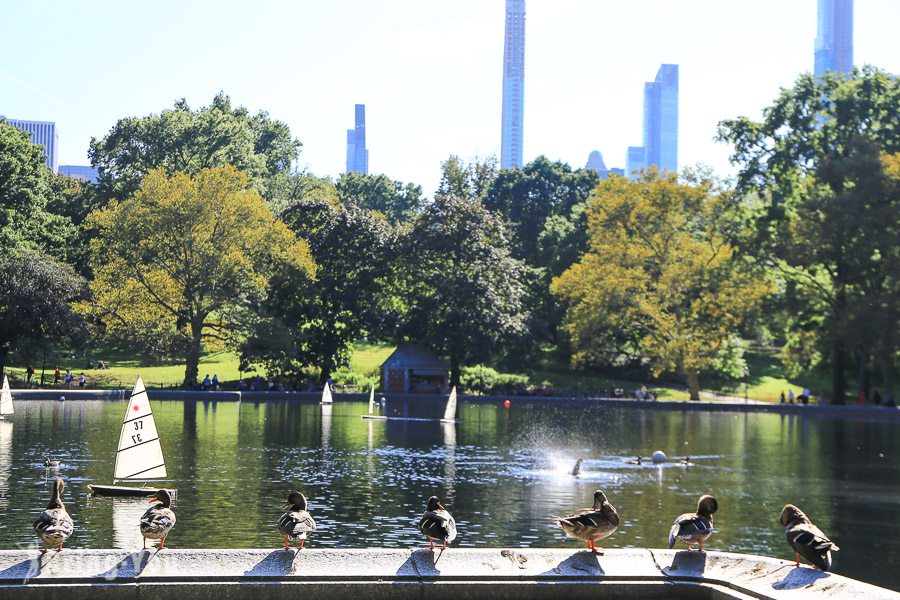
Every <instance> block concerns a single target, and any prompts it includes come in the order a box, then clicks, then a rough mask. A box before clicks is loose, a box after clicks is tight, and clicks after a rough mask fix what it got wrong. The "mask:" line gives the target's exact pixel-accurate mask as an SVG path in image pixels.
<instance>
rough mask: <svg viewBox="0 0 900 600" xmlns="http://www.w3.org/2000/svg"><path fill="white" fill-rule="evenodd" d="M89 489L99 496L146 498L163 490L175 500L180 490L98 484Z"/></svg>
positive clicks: (91, 485)
mask: <svg viewBox="0 0 900 600" xmlns="http://www.w3.org/2000/svg"><path fill="white" fill-rule="evenodd" d="M88 489H89V490H91V493H93V494H95V495H97V496H134V497H139V496H143V497H145V498H146V497H147V496H152V495H153V494H155V493H156V492H157V491H158V490H161V489H164V490H166V491H167V492H169V496H171V497H172V499H173V500H174V499H175V497H176V496H177V495H178V490H173V489H171V488H163V487H147V486H144V487H129V486H124V485H98V484H96V483H89V484H88Z"/></svg>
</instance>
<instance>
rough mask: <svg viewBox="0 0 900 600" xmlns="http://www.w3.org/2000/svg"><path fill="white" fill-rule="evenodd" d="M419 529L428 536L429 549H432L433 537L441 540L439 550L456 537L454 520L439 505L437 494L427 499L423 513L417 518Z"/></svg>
mask: <svg viewBox="0 0 900 600" xmlns="http://www.w3.org/2000/svg"><path fill="white" fill-rule="evenodd" d="M419 531H421V532H422V534H423V535H426V536H428V541H429V543H430V546H429V549H430V550H434V540H435V539H439V540H441V541H442V542H443V545H442V546H441V550H444V549H445V548H446V547H447V544H449V543H450V542H452V541H453V540H454V539H456V521H454V520H453V515H451V514H450V513H449V512H447V509H446V508H444V507H443V505H441V501H440V500H438V497H437V496H432V497H431V498H429V499H428V506H427V507H426V509H425V513H424V514H423V515H422V518H421V519H419Z"/></svg>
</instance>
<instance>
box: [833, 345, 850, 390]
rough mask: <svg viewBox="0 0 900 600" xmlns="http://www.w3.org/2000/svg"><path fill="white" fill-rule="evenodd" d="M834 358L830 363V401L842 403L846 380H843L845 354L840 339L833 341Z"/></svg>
mask: <svg viewBox="0 0 900 600" xmlns="http://www.w3.org/2000/svg"><path fill="white" fill-rule="evenodd" d="M833 356H834V360H833V361H832V365H831V403H832V404H844V394H845V393H846V392H847V390H846V381H845V380H844V361H845V360H846V354H845V352H844V345H843V342H842V341H841V340H836V341H835V342H834V355H833Z"/></svg>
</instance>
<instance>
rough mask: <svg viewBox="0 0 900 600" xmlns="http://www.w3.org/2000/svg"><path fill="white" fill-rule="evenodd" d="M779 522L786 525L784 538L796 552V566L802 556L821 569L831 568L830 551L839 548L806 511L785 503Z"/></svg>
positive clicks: (798, 564)
mask: <svg viewBox="0 0 900 600" xmlns="http://www.w3.org/2000/svg"><path fill="white" fill-rule="evenodd" d="M781 524H782V525H784V526H785V527H787V529H786V530H785V532H784V539H786V540H787V543H788V545H789V546H790V547H791V548H792V549H793V550H794V552H795V553H796V554H797V566H798V567H799V566H800V557H801V556H802V557H803V558H805V559H806V560H808V561H810V562H811V563H812V564H814V565H816V566H817V567H819V568H820V569H822V570H823V571H830V570H831V551H832V550H833V551H835V552H837V551H838V550H840V548H838V547H837V546H836V545H835V543H834V542H832V541H831V540H829V539H828V537H827V536H826V535H825V534H824V533H822V530H821V529H819V528H818V527H816V526H815V525H813V524H812V521H810V520H809V517H807V516H806V513H804V512H803V511H802V510H800V509H799V508H797V507H796V506H794V505H793V504H786V505H785V507H784V508H783V509H781Z"/></svg>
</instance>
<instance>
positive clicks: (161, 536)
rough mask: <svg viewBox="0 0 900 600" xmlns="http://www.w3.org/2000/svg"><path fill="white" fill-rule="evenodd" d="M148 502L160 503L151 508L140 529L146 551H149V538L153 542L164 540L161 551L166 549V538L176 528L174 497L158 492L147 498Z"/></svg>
mask: <svg viewBox="0 0 900 600" xmlns="http://www.w3.org/2000/svg"><path fill="white" fill-rule="evenodd" d="M147 500H148V501H150V502H153V501H154V500H157V501H159V504H157V505H155V506H151V507H150V508H148V509H147V512H145V513H144V516H142V517H141V521H140V527H141V535H142V536H144V550H146V549H147V538H150V539H151V540H162V541H161V542H160V544H159V549H160V550H162V549H163V548H165V547H166V536H167V535H169V532H170V531H171V530H172V527H174V526H175V513H174V512H172V508H171V506H172V497H171V496H170V495H169V492H168V491H166V490H158V491H157V492H156V493H155V494H153V495H152V496H147Z"/></svg>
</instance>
